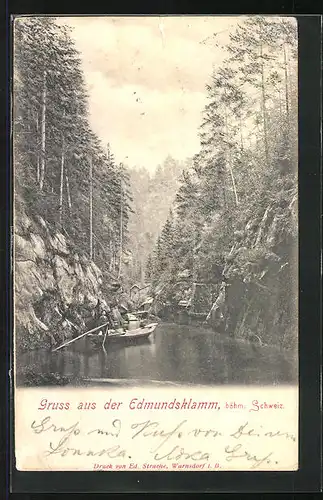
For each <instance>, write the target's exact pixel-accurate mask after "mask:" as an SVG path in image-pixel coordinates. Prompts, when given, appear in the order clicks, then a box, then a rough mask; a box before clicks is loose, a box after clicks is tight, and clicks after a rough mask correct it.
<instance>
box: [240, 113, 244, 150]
mask: <svg viewBox="0 0 323 500" xmlns="http://www.w3.org/2000/svg"><path fill="white" fill-rule="evenodd" d="M239 122H240V126H239V128H240V144H241V151H242V152H243V150H244V144H243V134H242V116H241V113H240V114H239Z"/></svg>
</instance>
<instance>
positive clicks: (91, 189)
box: [90, 156, 93, 260]
mask: <svg viewBox="0 0 323 500" xmlns="http://www.w3.org/2000/svg"><path fill="white" fill-rule="evenodd" d="M92 258H93V160H92V156H90V259H91V260H92Z"/></svg>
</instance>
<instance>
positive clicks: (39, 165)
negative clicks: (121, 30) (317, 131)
mask: <svg viewBox="0 0 323 500" xmlns="http://www.w3.org/2000/svg"><path fill="white" fill-rule="evenodd" d="M223 51H226V56H227V57H226V59H225V61H224V63H223V64H222V65H221V67H220V68H217V69H215V70H214V72H213V74H212V75H211V76H210V80H209V82H208V83H207V86H206V92H207V104H206V106H205V109H204V110H203V114H202V123H201V126H200V150H199V151H198V152H197V153H196V155H195V156H194V157H193V158H192V159H187V161H184V162H179V161H176V160H174V159H173V158H172V157H171V156H168V157H166V159H165V161H164V163H163V164H162V165H160V166H158V168H157V169H156V171H155V172H154V173H153V174H151V173H149V172H148V170H147V169H145V168H139V169H130V168H128V167H127V166H125V165H123V164H119V163H118V162H117V161H116V160H115V157H114V155H113V153H112V151H111V148H110V146H109V144H104V145H103V144H101V142H100V140H99V138H98V137H97V136H96V135H95V134H94V133H93V131H92V130H91V127H90V120H89V110H88V97H87V94H86V85H85V81H84V76H83V70H82V62H81V56H80V54H79V53H78V51H77V49H76V47H75V44H74V41H73V36H72V33H71V31H70V29H69V28H68V27H66V26H63V25H58V24H56V22H55V19H54V18H48V17H43V18H42V17H39V18H24V19H17V20H15V31H14V81H13V86H14V102H13V130H14V165H15V176H14V179H15V217H16V220H18V219H19V218H20V216H21V214H23V213H26V214H28V216H29V217H31V218H33V219H34V220H39V219H40V218H41V219H42V220H43V221H45V222H46V225H47V226H48V227H50V229H51V230H52V232H53V234H54V233H57V231H59V232H60V233H61V234H63V235H64V236H65V237H66V241H67V242H68V245H69V248H70V253H71V254H73V255H76V254H80V255H81V254H83V255H86V257H87V258H88V259H89V261H91V262H94V263H95V264H96V266H98V268H100V269H101V271H102V272H103V281H104V279H106V281H112V280H113V279H118V280H121V281H123V282H124V283H125V282H126V283H128V284H131V283H133V282H139V281H141V282H144V281H145V282H149V283H151V289H150V290H149V291H150V292H151V293H152V295H153V296H154V297H155V304H156V307H157V309H156V311H157V312H160V311H162V310H163V308H164V309H165V307H166V308H167V307H169V308H173V309H174V308H176V307H177V305H178V303H179V302H181V300H183V299H184V298H185V299H187V304H188V309H190V310H192V311H193V310H195V311H199V312H201V313H203V315H204V318H206V317H207V318H208V319H210V320H211V324H212V325H213V326H214V327H215V328H222V329H223V330H224V331H225V332H226V333H227V334H228V335H230V336H232V337H235V338H239V337H240V338H247V337H248V336H252V335H257V337H258V338H259V339H261V341H262V342H265V343H274V344H279V345H281V346H292V345H293V344H294V345H295V342H296V335H295V331H296V328H297V297H296V294H297V282H296V276H297V149H298V145H297V124H298V120H297V100H298V99H297V28H296V23H294V21H293V20H290V19H288V18H284V19H281V18H276V17H275V18H274V17H273V18H269V17H268V18H264V17H261V16H260V17H259V16H257V17H250V18H244V19H243V20H242V21H241V22H240V23H239V24H238V26H237V29H236V31H235V32H233V33H231V34H230V43H229V44H228V45H227V46H225V47H223ZM108 119H109V117H107V120H108ZM179 133H180V132H179ZM125 153H126V152H125ZM152 167H153V166H152ZM197 288H198V289H199V290H200V295H198V294H197V293H195V292H196V290H197ZM219 297H222V300H221V301H220V302H218V304H220V307H218V308H217V310H218V311H219V310H220V314H219V315H218V317H217V318H214V317H213V316H212V314H211V315H208V313H209V312H212V306H214V304H215V302H216V300H218V299H219ZM219 318H220V322H219Z"/></svg>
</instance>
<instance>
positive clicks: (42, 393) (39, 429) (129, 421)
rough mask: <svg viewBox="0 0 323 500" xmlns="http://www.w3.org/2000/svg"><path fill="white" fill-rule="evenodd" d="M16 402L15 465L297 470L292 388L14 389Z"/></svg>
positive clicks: (40, 467)
mask: <svg viewBox="0 0 323 500" xmlns="http://www.w3.org/2000/svg"><path fill="white" fill-rule="evenodd" d="M16 402H17V407H18V408H19V410H18V414H17V417H16V442H17V443H19V448H18V450H17V451H18V453H17V468H18V469H19V470H61V471H63V470H104V471H109V470H138V471H139V470H154V471H170V470H189V471H201V470H204V471H207V470H209V471H211V470H213V471H217V470H222V471H223V470H277V471H284V470H297V469H298V438H297V436H298V415H297V411H295V409H296V408H297V405H298V392H297V390H296V388H292V387H282V388H279V389H277V388H267V389H264V388H236V387H229V388H223V387H218V388H211V389H205V388H192V387H186V388H184V387H183V388H181V389H178V388H169V389H158V388H155V389H153V390H152V389H147V388H143V387H134V388H132V389H131V390H129V389H124V388H123V389H122V388H121V389H120V388H113V389H105V390H102V389H75V390H72V391H71V390H69V389H60V390H57V389H47V390H43V389H30V390H24V389H18V391H17V394H16ZM50 403H54V404H55V403H58V404H60V405H61V407H62V410H59V409H57V410H46V409H45V408H46V404H50ZM80 403H83V404H85V403H87V404H88V405H89V407H90V408H91V409H89V410H77V407H78V406H79V405H80ZM67 405H68V406H69V409H66V407H67ZM94 406H95V409H94ZM154 407H155V408H156V409H150V408H154ZM158 407H159V408H164V409H157V408H158ZM22 408H24V410H23V411H22ZM42 408H44V409H42ZM147 408H149V409H147Z"/></svg>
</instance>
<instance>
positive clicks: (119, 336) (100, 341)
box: [88, 323, 158, 346]
mask: <svg viewBox="0 0 323 500" xmlns="http://www.w3.org/2000/svg"><path fill="white" fill-rule="evenodd" d="M157 326H158V323H150V324H149V325H145V326H141V327H140V328H136V329H133V330H124V329H116V330H108V331H107V332H106V333H103V331H102V330H100V331H99V333H96V332H93V333H89V334H88V338H89V339H90V340H91V341H92V342H93V344H94V345H99V346H104V345H105V344H107V343H110V342H113V343H118V344H124V345H129V344H133V343H137V342H140V341H146V340H147V339H148V338H149V337H150V335H151V334H152V333H153V332H154V331H155V330H156V327H157Z"/></svg>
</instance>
